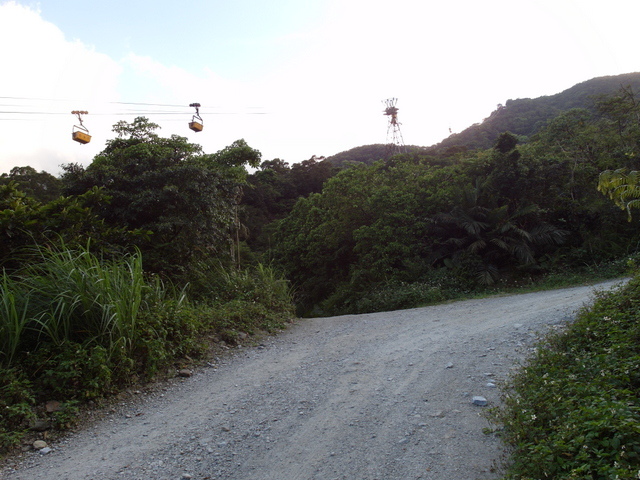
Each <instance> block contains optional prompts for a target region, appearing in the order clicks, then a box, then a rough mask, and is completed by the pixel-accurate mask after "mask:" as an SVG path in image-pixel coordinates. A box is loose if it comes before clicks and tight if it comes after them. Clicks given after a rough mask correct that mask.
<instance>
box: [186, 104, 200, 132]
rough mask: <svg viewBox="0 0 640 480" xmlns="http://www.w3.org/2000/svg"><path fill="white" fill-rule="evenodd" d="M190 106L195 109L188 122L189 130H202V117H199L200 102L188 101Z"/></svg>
mask: <svg viewBox="0 0 640 480" xmlns="http://www.w3.org/2000/svg"><path fill="white" fill-rule="evenodd" d="M189 106H190V107H195V109H196V114H195V115H194V116H193V118H192V119H191V121H190V122H189V128H190V129H191V130H193V131H194V132H201V131H202V128H203V126H202V124H203V121H202V118H201V117H200V104H199V103H190V104H189Z"/></svg>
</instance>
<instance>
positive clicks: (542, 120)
mask: <svg viewBox="0 0 640 480" xmlns="http://www.w3.org/2000/svg"><path fill="white" fill-rule="evenodd" d="M627 86H630V87H631V88H632V89H633V90H634V91H640V73H627V74H624V75H615V76H607V77H598V78H594V79H591V80H587V81H586V82H582V83H579V84H577V85H574V86H573V87H571V88H569V89H567V90H565V91H563V92H560V93H557V94H555V95H550V96H545V97H538V98H535V99H531V98H520V99H517V100H507V103H506V104H505V105H504V106H501V107H499V108H498V109H497V110H495V111H494V112H493V113H491V115H490V116H489V117H488V118H485V119H484V121H483V122H482V123H479V124H475V125H472V126H470V127H469V128H467V129H465V130H463V131H462V132H460V133H456V134H453V135H451V136H450V137H448V138H446V139H444V140H443V141H442V142H440V143H439V144H437V145H434V147H435V149H436V150H437V151H439V152H441V151H444V150H446V149H448V148H450V147H453V146H465V147H467V148H470V149H474V148H480V149H484V148H491V147H492V146H493V144H494V142H495V140H496V139H497V138H498V136H499V135H500V134H501V133H504V132H511V133H514V134H516V135H523V136H526V137H528V136H530V135H532V134H534V133H535V132H536V131H538V130H539V129H540V128H541V127H542V126H544V125H545V124H546V123H547V122H548V121H549V120H551V119H552V118H554V117H556V116H557V115H558V114H559V113H561V112H563V111H566V110H570V109H572V108H586V109H589V110H592V109H593V108H594V100H595V98H596V97H598V96H601V95H610V94H614V93H616V92H617V91H618V90H620V88H621V87H627Z"/></svg>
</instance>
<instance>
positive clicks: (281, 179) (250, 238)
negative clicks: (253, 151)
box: [240, 157, 337, 251]
mask: <svg viewBox="0 0 640 480" xmlns="http://www.w3.org/2000/svg"><path fill="white" fill-rule="evenodd" d="M336 172H337V168H336V167H334V166H333V165H332V164H331V163H329V162H327V161H325V160H323V159H318V158H316V157H312V158H310V159H309V160H305V161H303V162H300V163H296V164H294V165H293V166H289V164H288V163H286V162H284V161H283V160H281V159H278V158H276V159H274V160H267V161H264V162H262V163H261V164H260V168H259V169H258V170H256V171H255V172H254V173H252V174H251V175H249V177H248V179H247V181H248V186H247V187H246V188H244V189H243V198H242V201H241V203H242V210H241V213H240V218H241V221H242V223H243V225H244V226H245V227H246V229H247V243H248V244H249V245H250V246H251V248H253V249H255V250H257V251H264V250H267V249H268V248H269V245H270V237H271V233H272V232H271V229H267V230H266V231H263V229H264V227H265V226H266V225H268V224H269V223H272V222H273V221H274V220H277V219H280V218H283V217H284V216H285V215H287V214H288V213H289V212H290V211H291V210H292V208H293V205H294V204H295V203H296V201H297V200H298V199H299V198H300V197H307V196H309V195H310V194H312V193H320V192H321V191H322V187H323V185H324V183H325V182H326V181H327V180H328V179H329V178H331V177H332V176H333V175H335V173H336Z"/></svg>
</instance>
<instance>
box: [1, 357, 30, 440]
mask: <svg viewBox="0 0 640 480" xmlns="http://www.w3.org/2000/svg"><path fill="white" fill-rule="evenodd" d="M34 405H35V399H34V398H33V390H32V385H31V382H30V381H29V380H28V379H27V378H26V375H25V374H24V373H23V372H21V371H20V370H18V369H16V368H11V369H2V368H0V412H2V415H0V452H2V451H3V450H7V449H9V448H11V447H13V446H15V445H17V444H18V443H19V441H20V438H21V437H22V435H23V434H24V432H25V431H26V430H27V429H28V428H29V421H30V420H31V419H33V418H35V413H34V411H33V406H34Z"/></svg>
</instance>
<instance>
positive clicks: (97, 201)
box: [0, 183, 143, 270]
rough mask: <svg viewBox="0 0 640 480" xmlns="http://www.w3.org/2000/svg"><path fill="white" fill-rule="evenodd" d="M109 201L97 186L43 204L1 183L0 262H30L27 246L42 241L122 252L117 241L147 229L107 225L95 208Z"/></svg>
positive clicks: (12, 185)
mask: <svg viewBox="0 0 640 480" xmlns="http://www.w3.org/2000/svg"><path fill="white" fill-rule="evenodd" d="M108 202H109V199H108V198H107V197H106V195H105V194H104V191H103V190H100V189H97V188H93V189H91V190H89V191H87V192H84V193H83V194H81V195H78V196H70V197H58V198H56V199H55V200H52V201H50V202H48V203H40V202H38V201H37V200H35V199H33V198H31V197H29V196H27V195H26V193H24V192H22V191H21V190H19V189H18V188H17V187H16V184H15V183H10V184H8V185H2V186H0V265H1V266H2V267H4V268H8V269H12V270H13V269H16V268H18V267H19V266H20V265H22V264H28V263H29V261H30V260H29V255H28V252H25V249H27V247H30V246H34V245H38V244H41V245H42V244H50V245H61V244H66V245H69V246H76V245H82V246H84V245H86V244H87V243H88V242H89V241H91V244H92V246H93V247H94V248H95V249H96V250H101V251H102V252H103V253H104V254H116V253H120V252H121V249H119V248H118V247H117V244H123V245H124V244H127V243H129V242H133V241H134V239H136V238H140V237H141V236H142V233H143V232H141V231H130V230H128V229H125V228H123V227H121V226H117V225H113V226H109V225H107V224H106V223H105V222H104V221H103V219H102V218H100V217H99V216H98V215H97V214H96V213H95V211H94V210H95V208H96V206H97V205H108Z"/></svg>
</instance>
